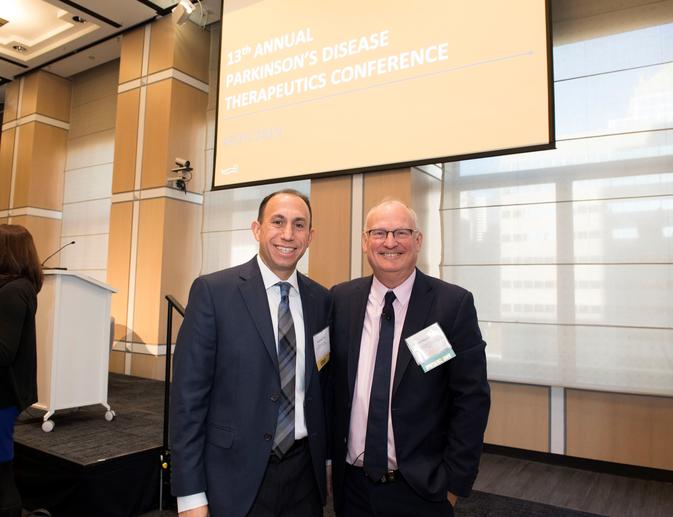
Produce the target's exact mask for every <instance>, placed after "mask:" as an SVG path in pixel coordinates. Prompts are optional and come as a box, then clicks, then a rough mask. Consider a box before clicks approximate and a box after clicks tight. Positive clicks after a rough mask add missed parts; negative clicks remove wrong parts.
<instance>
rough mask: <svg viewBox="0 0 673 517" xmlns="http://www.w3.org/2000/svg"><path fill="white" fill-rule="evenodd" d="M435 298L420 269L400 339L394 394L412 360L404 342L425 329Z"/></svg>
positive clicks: (412, 290) (417, 272)
mask: <svg viewBox="0 0 673 517" xmlns="http://www.w3.org/2000/svg"><path fill="white" fill-rule="evenodd" d="M434 298H435V293H434V291H433V289H432V286H431V285H430V284H429V283H428V281H427V280H426V277H425V275H424V274H423V273H421V272H420V271H419V270H418V269H417V270H416V279H415V280H414V286H413V287H412V289H411V297H410V298H409V307H408V308H407V315H406V318H405V319H404V326H403V327H402V335H401V337H400V346H399V349H398V352H397V363H396V364H395V379H394V380H393V394H395V391H397V388H398V386H399V385H400V381H401V380H402V377H403V376H404V372H405V371H406V369H407V366H408V365H409V361H410V360H411V352H410V351H409V347H408V346H407V344H406V342H405V341H404V340H405V338H407V337H409V336H411V335H413V334H415V333H416V332H418V331H420V330H422V329H423V328H424V325H425V322H426V320H427V317H428V313H429V312H430V307H431V306H432V302H433V300H434Z"/></svg>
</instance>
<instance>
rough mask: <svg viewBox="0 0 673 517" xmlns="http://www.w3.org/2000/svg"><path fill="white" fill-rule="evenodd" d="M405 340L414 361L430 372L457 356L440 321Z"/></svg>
mask: <svg viewBox="0 0 673 517" xmlns="http://www.w3.org/2000/svg"><path fill="white" fill-rule="evenodd" d="M405 341H406V342H407V346H408V347H409V351H410V352H411V355H412V356H413V357H414V361H416V364H417V365H418V366H420V367H421V368H423V371H424V372H429V371H430V370H432V369H433V368H436V367H437V366H439V365H440V364H444V363H445V362H446V361H448V360H449V359H453V358H454V357H456V353H455V352H454V351H453V348H452V347H451V343H449V340H448V339H446V336H445V335H444V332H442V328H441V327H440V326H439V323H433V324H432V325H430V326H429V327H426V328H424V329H423V330H421V331H420V332H416V334H414V335H413V336H409V337H408V338H407V339H406V340H405Z"/></svg>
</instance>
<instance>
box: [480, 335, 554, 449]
mask: <svg viewBox="0 0 673 517" xmlns="http://www.w3.org/2000/svg"><path fill="white" fill-rule="evenodd" d="M487 348H488V347H487ZM490 385H491V413H490V415H489V417H488V426H487V428H486V435H485V437H484V441H485V442H486V443H490V444H494V445H504V446H506V447H516V448H520V449H528V450H532V451H540V452H549V397H550V394H549V388H548V387H545V386H531V385H525V384H507V383H502V382H493V381H491V382H490Z"/></svg>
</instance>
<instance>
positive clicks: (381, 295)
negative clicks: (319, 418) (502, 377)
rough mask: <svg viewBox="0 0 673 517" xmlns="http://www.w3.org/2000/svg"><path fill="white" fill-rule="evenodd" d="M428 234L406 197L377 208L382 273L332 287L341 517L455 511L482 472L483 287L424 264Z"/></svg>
mask: <svg viewBox="0 0 673 517" xmlns="http://www.w3.org/2000/svg"><path fill="white" fill-rule="evenodd" d="M422 239H423V236H422V234H421V232H420V231H419V230H418V227H417V222H416V214H415V213H414V212H413V211H412V210H410V209H409V208H407V207H406V206H405V205H404V204H402V203H401V202H399V201H387V202H383V203H381V204H379V205H377V206H375V207H374V208H373V209H372V210H370V212H369V213H368V214H367V219H366V225H365V230H364V232H363V235H362V248H363V251H364V252H365V253H366V255H367V260H368V261H369V264H370V265H371V266H372V269H373V272H374V275H373V277H372V276H370V277H366V278H360V279H357V280H352V281H350V282H346V283H343V284H340V285H337V286H335V287H334V288H333V289H332V295H333V313H332V318H333V320H332V331H331V334H332V357H331V363H332V364H331V369H332V370H331V372H330V376H331V389H332V394H331V397H330V398H331V400H332V410H331V421H332V424H331V426H332V432H333V436H332V450H331V457H332V462H333V463H332V468H333V470H334V503H335V509H336V512H337V515H341V516H345V517H361V516H362V517H364V516H377V517H396V516H399V517H403V516H410V515H419V516H420V515H422V516H423V517H432V516H450V515H453V505H454V504H455V502H456V498H457V496H467V495H469V493H470V490H471V487H472V484H473V482H474V479H475V477H476V475H477V469H478V465H479V458H480V455H481V449H482V445H483V435H484V430H485V428H486V421H487V418H488V411H489V405H490V398H489V387H488V383H487V380H486V357H485V352H484V347H485V343H484V341H483V340H482V337H481V333H480V331H479V326H478V324H477V313H476V310H475V307H474V302H473V298H472V295H471V294H470V293H469V292H468V291H466V290H465V289H462V288H461V287H458V286H456V285H452V284H448V283H446V282H443V281H441V280H438V279H436V278H432V277H429V276H427V275H425V274H423V273H422V272H421V271H419V270H418V269H416V261H417V257H418V253H419V251H420V249H421V243H422ZM412 354H413V357H412ZM418 363H420V364H418Z"/></svg>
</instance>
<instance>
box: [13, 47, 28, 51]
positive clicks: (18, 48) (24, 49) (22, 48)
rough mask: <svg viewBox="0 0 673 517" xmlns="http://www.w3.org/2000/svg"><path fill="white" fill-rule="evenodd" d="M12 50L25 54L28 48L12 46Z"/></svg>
mask: <svg viewBox="0 0 673 517" xmlns="http://www.w3.org/2000/svg"><path fill="white" fill-rule="evenodd" d="M12 48H13V49H14V50H16V51H17V52H25V51H26V50H28V48H27V47H24V46H23V45H12Z"/></svg>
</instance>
